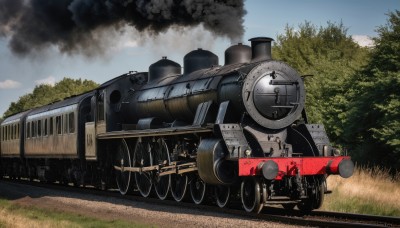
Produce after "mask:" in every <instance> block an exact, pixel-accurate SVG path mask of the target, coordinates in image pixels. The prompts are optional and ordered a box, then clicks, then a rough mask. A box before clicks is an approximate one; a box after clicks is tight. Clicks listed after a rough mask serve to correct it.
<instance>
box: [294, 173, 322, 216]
mask: <svg viewBox="0 0 400 228" xmlns="http://www.w3.org/2000/svg"><path fill="white" fill-rule="evenodd" d="M324 184H325V182H324V180H322V181H319V180H317V181H316V183H315V186H314V189H313V191H312V193H311V194H310V196H309V198H308V199H305V200H302V201H301V202H300V203H298V204H297V208H299V210H300V211H301V212H303V213H310V212H311V211H312V210H314V209H318V208H320V207H321V206H322V203H323V202H324V196H325V195H324V192H325V186H324Z"/></svg>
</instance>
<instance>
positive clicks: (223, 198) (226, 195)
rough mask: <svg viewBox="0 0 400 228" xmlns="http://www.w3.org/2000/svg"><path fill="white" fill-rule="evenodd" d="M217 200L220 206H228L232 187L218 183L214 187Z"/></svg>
mask: <svg viewBox="0 0 400 228" xmlns="http://www.w3.org/2000/svg"><path fill="white" fill-rule="evenodd" d="M214 195H215V200H216V201H217V205H218V206H219V207H221V208H222V207H226V205H228V203H229V199H230V195H231V187H229V186H225V185H217V186H215V187H214Z"/></svg>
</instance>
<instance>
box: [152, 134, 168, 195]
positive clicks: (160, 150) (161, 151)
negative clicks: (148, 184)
mask: <svg viewBox="0 0 400 228" xmlns="http://www.w3.org/2000/svg"><path fill="white" fill-rule="evenodd" d="M169 163H170V158H169V151H168V146H167V144H166V143H165V141H164V139H162V138H160V139H158V140H157V141H156V142H155V143H154V145H153V164H155V165H162V166H163V165H169ZM170 186H171V175H165V176H159V177H158V178H156V180H155V182H154V188H155V190H156V194H157V196H158V198H159V199H161V200H164V199H165V198H167V196H168V192H169V189H170Z"/></svg>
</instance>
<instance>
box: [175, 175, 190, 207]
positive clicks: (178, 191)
mask: <svg viewBox="0 0 400 228" xmlns="http://www.w3.org/2000/svg"><path fill="white" fill-rule="evenodd" d="M187 184H188V176H187V175H180V174H172V175H171V193H172V197H174V199H175V201H177V202H181V201H182V200H183V198H185V195H186V189H187Z"/></svg>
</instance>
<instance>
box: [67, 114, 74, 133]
mask: <svg viewBox="0 0 400 228" xmlns="http://www.w3.org/2000/svg"><path fill="white" fill-rule="evenodd" d="M68 124H69V133H74V132H75V113H73V112H71V113H69V115H68Z"/></svg>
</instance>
